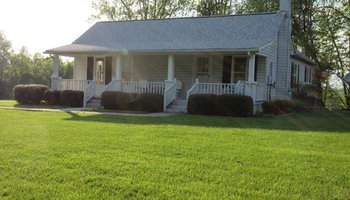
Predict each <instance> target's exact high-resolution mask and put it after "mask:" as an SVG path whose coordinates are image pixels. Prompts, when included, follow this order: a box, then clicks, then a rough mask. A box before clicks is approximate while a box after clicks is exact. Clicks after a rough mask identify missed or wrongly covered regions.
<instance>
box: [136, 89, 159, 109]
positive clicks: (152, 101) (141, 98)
mask: <svg viewBox="0 0 350 200" xmlns="http://www.w3.org/2000/svg"><path fill="white" fill-rule="evenodd" d="M131 108H133V109H136V110H137V111H146V112H163V96H162V95H159V94H147V93H144V94H138V95H137V96H136V99H135V101H134V103H132V104H131Z"/></svg>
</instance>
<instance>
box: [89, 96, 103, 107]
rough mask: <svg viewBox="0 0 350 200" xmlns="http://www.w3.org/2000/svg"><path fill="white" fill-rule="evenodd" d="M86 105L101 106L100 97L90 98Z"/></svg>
mask: <svg viewBox="0 0 350 200" xmlns="http://www.w3.org/2000/svg"><path fill="white" fill-rule="evenodd" d="M86 107H88V108H101V99H99V98H92V99H90V101H88V103H87V105H86Z"/></svg>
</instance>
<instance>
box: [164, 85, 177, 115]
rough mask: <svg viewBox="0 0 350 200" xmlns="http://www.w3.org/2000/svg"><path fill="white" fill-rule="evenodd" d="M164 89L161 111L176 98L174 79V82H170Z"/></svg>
mask: <svg viewBox="0 0 350 200" xmlns="http://www.w3.org/2000/svg"><path fill="white" fill-rule="evenodd" d="M167 84H169V85H168V86H167V88H165V90H164V101H163V111H164V112H165V111H166V109H167V107H168V105H170V104H171V102H173V101H174V100H175V99H176V79H175V80H174V82H172V83H170V82H168V83H167Z"/></svg>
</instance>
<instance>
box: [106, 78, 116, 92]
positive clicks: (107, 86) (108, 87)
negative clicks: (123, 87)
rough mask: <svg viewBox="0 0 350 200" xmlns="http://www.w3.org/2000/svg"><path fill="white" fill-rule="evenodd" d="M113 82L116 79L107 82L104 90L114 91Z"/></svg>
mask: <svg viewBox="0 0 350 200" xmlns="http://www.w3.org/2000/svg"><path fill="white" fill-rule="evenodd" d="M115 83H116V80H112V81H111V82H109V83H108V85H106V86H105V89H104V91H114V90H115V89H114V85H115Z"/></svg>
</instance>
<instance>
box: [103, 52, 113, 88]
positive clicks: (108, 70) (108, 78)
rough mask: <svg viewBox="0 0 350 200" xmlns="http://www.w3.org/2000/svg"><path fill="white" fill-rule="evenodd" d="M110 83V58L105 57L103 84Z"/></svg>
mask: <svg viewBox="0 0 350 200" xmlns="http://www.w3.org/2000/svg"><path fill="white" fill-rule="evenodd" d="M111 81H112V57H110V56H108V57H106V78H105V84H106V85H107V84H109V83H110V82H111Z"/></svg>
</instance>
